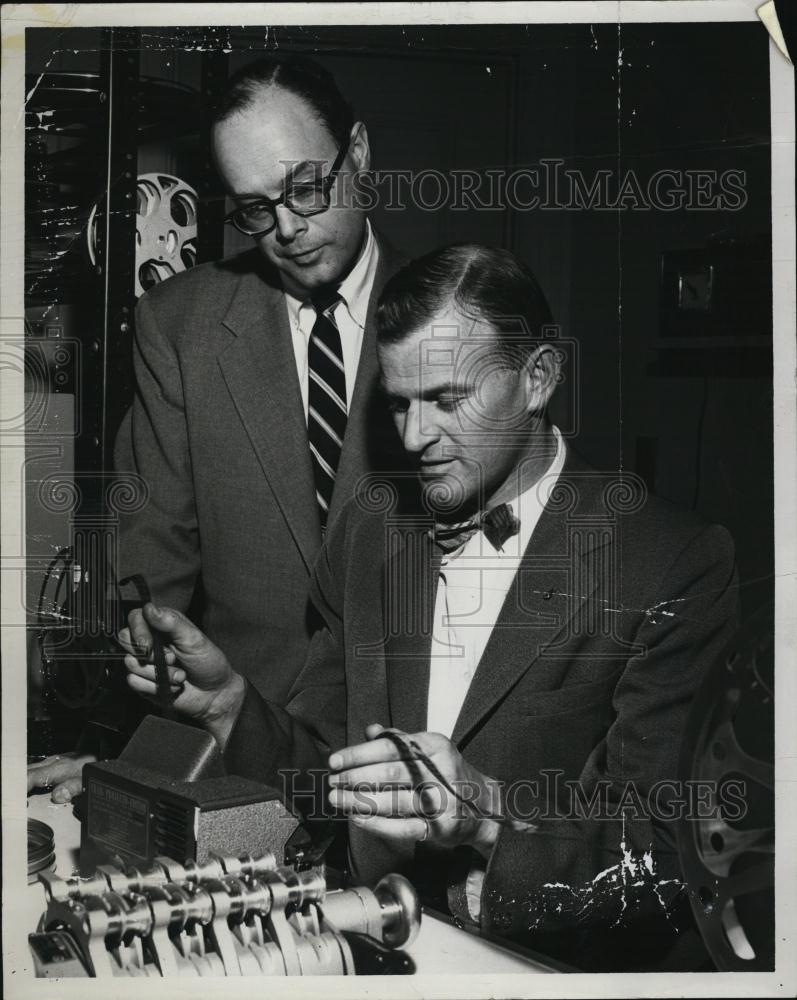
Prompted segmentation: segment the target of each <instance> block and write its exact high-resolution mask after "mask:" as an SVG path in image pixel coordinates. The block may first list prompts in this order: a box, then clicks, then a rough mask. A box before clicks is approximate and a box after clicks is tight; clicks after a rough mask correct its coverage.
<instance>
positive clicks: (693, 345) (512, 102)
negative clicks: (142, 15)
mask: <svg viewBox="0 0 797 1000" xmlns="http://www.w3.org/2000/svg"><path fill="white" fill-rule="evenodd" d="M216 39H217V40H218V32H217V34H216ZM100 44H101V42H100V36H99V33H98V32H89V31H83V30H78V29H72V30H71V31H50V30H44V29H41V30H35V31H29V32H28V73H29V74H38V73H41V72H43V71H44V70H45V69H49V70H80V71H84V72H95V71H97V68H98V65H99V55H98V51H99V48H100ZM212 44H215V43H214V42H212V41H209V36H203V34H202V33H201V32H194V33H193V35H191V36H190V37H189V36H188V35H187V34H186V33H183V34H181V35H178V34H177V33H176V32H175V31H174V29H168V30H166V29H164V30H161V31H150V32H148V33H146V34H144V35H143V36H142V39H141V51H140V70H141V73H142V74H144V75H145V76H151V77H157V78H162V79H169V80H174V81H178V82H180V83H183V84H187V85H189V86H191V87H193V88H196V89H197V90H199V89H200V88H201V86H202V83H203V62H202V60H203V57H204V53H203V48H205V47H207V46H208V45H212ZM220 44H223V47H224V49H225V50H227V51H226V55H227V65H228V68H229V70H230V71H232V70H234V69H235V68H237V67H238V66H239V65H242V64H243V63H245V62H246V61H248V60H250V59H253V58H257V56H259V55H260V54H261V52H262V50H263V49H264V48H270V47H274V46H278V47H279V48H280V49H297V50H301V51H306V52H310V53H312V54H314V55H316V56H317V58H319V59H320V60H321V61H322V62H324V63H325V64H326V65H327V66H328V67H329V68H330V69H331V70H332V71H333V72H334V73H335V75H336V77H337V79H338V82H339V84H340V87H341V89H342V90H343V91H344V93H345V94H346V95H347V96H348V97H349V99H350V100H351V101H352V103H353V104H354V106H355V110H356V112H357V116H358V117H360V118H362V120H364V121H365V122H366V123H367V125H368V128H369V134H370V137H371V144H372V149H373V152H374V158H375V167H376V168H377V169H378V170H402V169H403V170H410V171H415V172H417V171H419V170H429V169H435V170H438V171H441V172H443V173H446V174H447V173H448V172H450V171H452V170H478V171H481V172H484V171H488V170H514V169H517V168H520V167H524V166H525V167H529V168H534V167H539V164H540V161H541V160H543V159H557V160H561V161H562V162H563V166H564V167H565V168H567V169H572V170H579V171H581V172H582V174H583V175H584V176H585V177H586V178H587V179H590V178H592V177H594V174H595V172H596V171H598V170H609V171H611V185H612V190H615V186H616V183H617V180H618V178H620V177H622V176H623V175H624V174H625V173H627V172H628V171H631V170H632V171H633V172H634V173H635V175H636V176H637V177H638V178H639V179H640V180H641V181H642V183H643V186H644V184H645V183H646V182H647V180H648V179H649V178H650V177H651V176H652V175H653V174H655V172H656V171H658V170H662V169H670V170H676V171H685V170H690V169H700V170H715V171H718V172H721V171H723V170H728V169H733V170H737V171H743V172H744V176H745V182H744V190H745V193H746V203H745V204H744V206H743V207H742V208H741V209H740V210H738V211H729V210H724V211H723V210H717V209H711V210H702V211H697V210H692V209H687V208H682V209H677V210H675V211H671V212H665V211H660V210H657V209H655V208H654V209H652V210H621V211H613V210H607V209H605V208H603V209H599V208H593V209H579V210H573V209H572V208H566V207H562V208H557V207H552V208H548V209H542V208H538V209H535V210H530V211H519V210H516V211H512V210H508V209H506V210H501V209H494V210H486V209H485V210H478V209H475V208H471V209H467V210H461V211H456V210H452V209H440V210H437V211H427V210H424V209H423V208H422V207H420V206H417V205H415V206H413V205H411V204H408V205H406V206H405V208H404V209H403V210H401V211H395V210H393V211H391V210H389V209H387V208H384V207H381V208H380V209H378V210H377V212H376V213H375V218H376V222H377V224H378V225H379V227H380V228H381V229H382V230H383V231H384V232H385V233H386V234H387V236H388V238H390V239H391V240H392V241H393V242H394V243H396V244H397V245H398V246H400V247H401V248H402V249H404V250H406V251H407V252H409V253H410V254H419V253H422V252H425V251H427V250H429V249H431V248H433V247H435V246H439V245H441V244H444V243H447V242H451V241H453V240H463V239H468V240H480V241H483V242H486V243H493V244H499V245H502V246H507V247H509V248H510V249H513V250H514V251H516V252H517V253H518V254H520V256H521V257H523V258H524V259H525V260H526V261H527V262H528V263H529V264H530V265H531V266H532V268H533V269H534V270H535V272H536V273H537V275H538V277H539V279H540V282H541V284H542V285H543V287H544V289H545V290H546V292H547V294H548V296H549V299H550V301H551V305H552V307H553V310H554V314H555V316H556V318H557V321H558V322H559V323H560V324H561V327H562V336H563V337H565V338H567V339H571V340H572V341H574V342H575V343H576V344H577V361H578V363H577V365H574V366H571V370H570V374H569V381H568V383H567V384H566V385H565V386H563V389H562V392H561V398H560V400H559V402H558V404H557V405H558V417H559V419H561V420H562V421H563V423H569V422H570V421H571V418H572V417H573V414H575V413H577V421H576V422H575V423H574V424H573V427H572V429H573V430H574V431H576V432H577V434H576V438H577V440H576V442H575V444H576V447H577V448H578V450H580V451H581V452H582V453H583V454H584V456H585V457H586V458H588V459H589V460H590V461H592V462H593V463H595V464H596V465H599V466H603V467H613V468H617V467H619V466H622V467H624V468H627V469H632V470H635V471H637V472H639V473H640V474H641V475H642V476H643V477H644V478H645V479H646V481H647V482H648V484H649V486H650V487H651V488H653V489H654V490H655V491H656V492H657V493H659V494H661V495H663V496H665V497H668V498H670V499H672V500H674V501H676V502H678V503H680V504H683V505H685V506H688V507H696V508H697V509H698V510H699V511H701V512H702V513H703V514H705V515H706V516H707V517H709V518H711V519H713V520H717V521H720V522H722V523H724V524H726V525H727V526H728V527H729V529H730V530H731V532H732V533H733V534H734V536H735V539H736V543H737V549H738V557H739V564H740V569H741V572H742V577H743V587H744V589H743V600H744V607H745V610H746V611H748V612H749V611H751V610H753V609H754V608H755V607H756V606H758V605H759V604H761V603H762V602H763V601H765V600H767V599H768V598H769V596H770V593H771V588H772V562H773V501H772V461H773V456H772V408H771V407H772V404H771V400H772V394H771V317H770V312H769V309H770V305H769V300H768V298H767V297H768V296H769V294H770V293H769V288H768V271H767V270H766V267H767V265H766V263H764V264H763V265H762V266H758V265H756V269H755V274H753V273H752V272H753V269H747V270H746V265H745V264H744V261H745V260H746V259H747V258H746V257H745V251H744V249H743V248H744V247H746V246H748V245H750V244H751V242H754V241H755V240H756V239H757V240H759V241H761V245H762V246H766V241H767V240H768V237H769V232H770V212H771V207H770V187H769V169H770V159H769V154H770V151H769V103H768V36H767V34H766V31H765V30H764V29H763V27H762V26H760V25H759V24H753V23H749V24H747V23H746V24H713V25H700V24H691V25H641V24H639V25H626V26H623V27H622V29H621V30H620V31H619V32H618V28H617V26H615V25H595V26H590V25H561V26H522V25H521V26H492V25H472V26H468V27H459V26H451V27H435V28H418V27H414V28H392V27H381V28H366V27H361V28H325V29H316V28H312V29H310V28H306V29H299V28H295V29H288V28H285V29H281V28H277V29H268V30H266V29H246V30H243V29H236V30H233V29H230V30H229V31H227V32H226V35H225V37H224V39H223V41H222V43H220ZM131 127H133V126H132V125H131ZM177 131H179V130H177ZM138 167H139V172H143V171H146V170H153V169H158V170H168V171H171V172H175V173H178V174H179V176H181V177H182V178H184V179H185V180H187V181H188V182H189V183H191V184H193V185H194V186H195V187H197V188H201V187H202V183H203V181H204V180H206V179H207V175H208V170H209V166H208V162H207V153H206V150H205V149H204V148H203V146H202V143H201V139H200V137H199V135H198V134H196V135H190V134H189V135H185V134H183V135H179V136H177V137H173V138H166V139H164V138H161V139H159V140H158V141H157V142H151V141H146V142H142V143H141V144H140V146H139V150H138ZM209 218H210V216H209V215H208V216H206V220H207V219H209ZM205 224H206V225H210V223H209V222H207V221H206V223H205ZM200 226H202V215H200ZM219 239H220V237H219ZM718 241H719V242H720V243H723V244H724V245H725V246H727V247H730V250H729V251H728V253H729V255H730V257H731V258H732V259H736V260H737V265H738V266H737V271H736V277H735V279H734V281H733V282H731V283H730V287H731V291H728V290H727V287H726V290H724V291H723V293H722V294H723V296H725V297H726V305H728V308H727V309H726V310H725V313H726V316H725V319H724V320H723V322H722V323H721V324H720V327H719V328H718V326H717V322H716V320H714V321H713V323H712V321H711V318H710V317H706V316H702V317H701V316H700V315H698V316H697V317H692V318H691V322H690V323H689V324H688V326H684V327H683V329H680V328H679V327H678V326H677V325H676V327H675V328H673V326H672V323H671V321H670V320H668V319H667V316H668V315H670V316H671V309H670V307H671V305H672V301H671V298H672V297H671V296H670V298H668V297H667V295H666V294H664V293H663V292H662V287H661V280H662V279H661V274H662V254H665V253H669V252H674V251H695V252H697V253H706V252H707V251H706V248H707V247H709V246H716V245H717V243H718ZM239 245H241V244H240V242H239V241H238V238H237V235H236V234H234V233H231V232H229V231H228V232H227V233H226V234H225V237H224V248H225V250H227V251H231V250H233V249H235V248H236V247H237V246H239ZM767 253H768V250H766V251H765V252H764V253H763V259H764V260H766V254H767ZM734 255H735V258H734ZM739 261H742V263H741V264H739ZM762 268H763V270H762ZM718 294H719V293H718ZM740 296H741V298H740ZM737 301H744V302H745V308H744V309H740V308H736V305H735V303H736V302H737ZM717 308H718V306H717V305H716V304H715V311H716V309H717ZM668 309H670V312H669V313H668ZM751 317H752V320H751ZM576 404H577V405H576Z"/></svg>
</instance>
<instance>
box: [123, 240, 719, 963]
mask: <svg viewBox="0 0 797 1000" xmlns="http://www.w3.org/2000/svg"><path fill="white" fill-rule="evenodd" d="M550 322H551V320H550V314H549V311H548V307H547V304H546V302H545V299H544V296H543V294H542V292H541V291H540V289H539V287H538V285H537V283H536V281H535V279H534V277H533V276H532V275H531V273H530V272H529V271H528V270H527V269H526V268H525V267H524V266H523V265H522V264H521V262H519V261H518V260H517V258H515V257H514V256H513V255H511V254H509V253H507V252H506V251H501V250H494V249H490V248H486V247H482V246H478V245H461V246H454V247H450V248H446V249H444V250H441V251H437V252H435V253H433V254H429V255H428V256H427V257H425V258H421V259H420V260H418V261H415V262H413V263H412V264H410V265H408V266H407V267H405V268H404V269H402V270H401V271H400V272H399V273H398V274H397V275H396V276H395V277H394V278H393V279H391V281H390V282H389V283H388V285H387V286H386V288H385V291H384V293H383V295H382V298H381V300H380V306H379V312H378V336H379V364H380V370H381V384H382V389H383V392H384V395H385V397H386V399H387V401H388V404H389V407H390V410H391V412H392V414H393V420H394V422H395V426H396V428H397V430H398V433H399V436H400V438H401V440H402V443H403V445H404V448H405V450H406V452H407V453H408V454H409V455H410V456H411V457H412V459H413V460H414V464H415V466H416V472H417V475H418V477H419V479H420V482H421V486H422V504H421V505H420V508H419V509H415V510H406V509H402V507H401V505H400V503H399V502H398V499H397V495H396V494H395V493H394V492H392V491H391V490H390V489H389V488H388V487H387V485H386V483H385V482H383V481H380V480H373V481H371V482H370V483H369V484H365V485H366V488H364V489H363V490H362V491H361V493H360V494H359V496H358V498H357V499H356V500H355V501H354V502H352V503H351V504H350V505H349V506H348V507H347V508H346V509H345V510H344V511H343V512H342V513H341V516H340V518H339V519H338V520H337V522H336V523H335V524H334V525H333V526H332V528H331V530H330V532H329V534H328V537H327V541H326V545H325V546H324V548H323V550H322V552H321V554H320V556H319V559H318V561H317V563H316V568H315V576H314V588H313V600H314V604H315V606H316V608H317V610H318V612H319V616H320V625H319V628H318V630H317V631H316V633H315V635H314V637H313V640H312V643H311V647H310V653H309V657H308V660H307V663H306V665H305V668H304V670H303V671H302V673H301V675H300V676H299V678H298V680H297V682H296V685H295V687H294V690H293V693H292V698H291V700H290V701H289V703H288V705H287V708H286V709H284V710H283V709H280V708H278V707H276V706H275V705H273V704H272V703H270V702H269V701H267V700H264V699H263V698H261V697H260V696H259V695H258V694H257V692H255V691H254V689H253V688H252V687H251V685H248V684H246V683H245V682H244V680H243V679H242V678H241V677H240V676H239V675H238V674H237V672H236V671H235V669H234V667H235V664H234V661H231V660H229V659H228V658H227V657H226V656H225V655H224V654H223V653H222V652H221V651H220V650H219V649H218V648H216V647H215V646H214V645H213V644H212V643H210V642H209V641H208V640H207V639H206V637H205V636H204V635H203V634H202V633H201V632H200V631H199V630H198V629H196V628H195V627H194V626H193V625H191V623H190V622H188V621H187V620H186V619H185V618H184V617H183V616H181V615H179V614H176V613H174V612H172V611H170V610H168V609H163V608H156V607H154V606H151V605H150V606H147V607H145V608H144V609H143V611H138V612H134V613H133V615H131V619H130V630H129V632H128V633H127V634H125V635H124V636H123V638H124V641H125V642H127V643H128V645H129V648H130V649H131V651H132V652H136V653H138V656H134V655H132V653H131V655H129V656H128V657H127V659H126V663H127V666H128V670H129V671H130V677H129V682H130V684H131V687H133V688H134V689H135V690H137V691H140V692H142V693H144V694H146V695H152V694H153V693H154V690H155V684H154V677H155V674H154V668H153V665H152V664H151V663H149V662H147V661H148V659H149V658H148V656H147V655H146V651H147V650H148V649H149V648H150V645H151V629H155V630H156V631H158V632H160V633H162V634H163V636H164V637H165V639H166V641H167V642H168V643H169V644H170V650H169V654H168V663H169V669H170V671H171V683H172V686H173V691H174V695H175V701H174V707H175V708H176V709H178V710H180V711H183V712H185V713H186V714H188V715H190V716H193V717H194V718H195V719H197V720H199V721H200V722H201V723H202V724H203V725H204V726H205V727H206V728H207V729H208V730H209V731H210V732H212V733H213V734H214V735H215V736H216V738H217V740H218V742H219V744H220V745H221V746H222V747H223V748H224V751H225V756H226V759H227V763H228V767H229V768H230V769H231V770H232V771H234V772H236V773H242V774H245V775H247V776H250V777H254V778H258V779H260V780H265V781H267V782H269V783H271V784H276V785H283V786H284V787H286V788H287V790H288V791H289V793H290V794H291V795H292V796H293V798H294V802H295V803H296V804H297V806H298V807H299V808H302V809H303V810H304V811H305V812H306V813H307V814H308V815H313V814H314V815H316V816H318V815H328V814H329V807H330V806H331V807H332V808H333V809H334V810H337V811H339V812H342V813H343V814H345V815H346V816H348V818H349V824H348V837H349V858H350V864H351V869H352V874H353V877H354V878H355V879H356V880H359V881H365V882H372V881H373V880H375V879H377V878H378V877H380V875H382V874H384V873H385V872H386V871H389V870H401V871H406V872H407V873H408V874H410V876H411V877H412V878H413V880H414V881H415V882H416V884H417V885H418V886H419V887H420V888H421V889H422V891H423V892H424V893H425V894H426V895H427V896H428V897H430V898H432V899H433V900H435V901H437V902H438V905H439V904H440V902H441V900H445V901H446V903H447V905H448V906H449V907H450V909H451V910H452V912H454V913H455V914H457V915H458V916H460V917H461V918H463V919H471V920H474V921H477V922H479V923H480V924H481V927H482V929H484V930H487V931H492V932H498V933H501V934H507V935H510V936H514V937H520V938H521V939H524V940H527V941H528V940H529V935H530V934H531V935H532V937H531V944H532V946H534V947H537V948H538V949H539V950H543V951H547V952H549V953H556V954H558V955H559V956H560V957H564V958H566V959H567V960H568V961H571V962H573V963H575V964H579V965H581V966H582V967H591V968H598V967H609V968H612V967H623V968H633V967H645V966H646V965H648V964H649V963H650V962H651V961H652V962H661V961H663V960H664V959H663V958H662V955H665V954H669V953H670V952H671V951H672V952H673V953H676V952H677V953H678V955H677V957H675V958H673V959H672V962H673V963H674V965H673V967H682V966H683V965H684V964H685V965H687V966H689V963H690V962H691V959H689V960H687V959H685V958H684V954H685V952H684V950H683V948H682V946H681V945H680V944H678V946H677V947H676V943H677V942H678V939H679V938H680V937H681V934H680V932H681V931H682V930H683V927H684V925H683V924H679V923H678V921H677V920H675V919H673V914H674V913H675V912H676V911H678V908H679V907H681V908H683V906H684V904H685V900H686V895H685V893H684V892H683V891H682V886H681V883H680V881H679V866H678V860H677V853H676V850H675V841H674V832H673V825H672V823H671V822H667V815H668V814H667V808H669V807H670V806H672V805H673V801H672V800H673V799H674V798H675V796H676V792H677V789H675V788H674V786H673V784H672V783H673V782H674V781H675V779H677V777H678V770H677V759H678V751H679V747H680V742H681V738H682V734H683V726H684V721H685V717H686V713H687V711H688V708H689V705H690V702H691V699H692V697H693V694H694V692H695V690H696V688H697V686H698V685H699V683H700V681H701V679H702V677H703V674H704V671H705V669H706V668H707V667H708V665H709V664H710V663H711V662H712V661H713V660H714V659H715V657H716V656H717V654H718V653H719V651H720V650H721V648H722V646H723V645H724V643H725V641H726V640H727V639H728V638H729V636H730V634H731V633H732V631H733V628H734V624H735V615H736V598H737V595H736V577H735V569H734V559H733V546H732V543H731V541H730V538H729V536H728V534H727V532H726V531H725V530H724V529H723V528H721V527H718V526H716V525H709V524H707V523H706V522H704V521H703V520H702V519H701V518H699V517H698V516H696V515H693V514H691V513H686V512H682V511H678V510H677V509H675V508H673V507H671V506H670V505H668V504H666V503H664V502H662V501H658V500H655V499H654V498H651V497H647V496H646V495H645V492H644V488H643V487H642V486H641V484H640V483H639V481H638V480H636V478H635V477H633V476H625V477H618V476H608V475H604V474H600V473H597V472H596V471H595V470H594V469H591V468H590V467H589V466H588V465H587V464H586V463H585V462H583V461H582V460H581V459H580V458H579V457H578V455H577V454H576V452H575V451H574V450H573V449H572V447H571V446H570V445H569V444H566V443H565V441H564V440H563V438H562V435H561V434H560V433H559V431H558V429H557V428H556V427H554V426H553V425H552V424H551V423H550V421H549V419H548V414H547V407H548V403H549V401H550V399H551V396H552V394H553V392H554V389H555V387H556V384H557V382H558V381H559V379H560V376H561V371H560V357H559V352H558V351H557V349H556V341H555V339H551V337H550V332H551V331H550ZM286 776H287V777H286ZM662 779H666V780H667V781H669V782H670V784H669V785H668V786H667V787H666V788H665V787H663V786H662V785H661V781H662ZM670 815H672V813H671V814H670ZM640 921H641V922H642V925H643V926H645V927H646V928H647V931H646V932H645V933H646V935H647V936H646V937H645V940H646V941H647V940H648V939H650V941H652V942H654V943H652V944H649V945H646V946H645V948H647V950H645V948H643V947H642V946H641V945H638V946H635V947H634V948H631V949H629V948H628V938H627V936H626V932H627V931H628V928H629V927H630V926H633V928H638V927H639V926H640ZM637 944H638V943H637ZM679 949H680V951H679ZM606 963H608V964H606ZM679 963H680V965H679Z"/></svg>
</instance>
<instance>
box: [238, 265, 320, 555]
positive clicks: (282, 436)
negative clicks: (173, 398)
mask: <svg viewBox="0 0 797 1000" xmlns="http://www.w3.org/2000/svg"><path fill="white" fill-rule="evenodd" d="M224 325H225V326H226V327H227V328H228V329H229V330H230V331H231V332H232V333H233V334H235V340H233V341H232V342H231V343H230V344H229V346H228V348H227V350H225V351H224V352H223V353H222V354H221V355H220V356H219V365H220V367H221V371H222V374H223V376H224V380H225V382H226V384H227V388H228V389H229V392H230V395H231V396H232V398H233V401H234V403H235V406H236V408H237V410H238V413H239V415H240V418H241V421H242V422H243V425H244V427H245V428H246V432H247V434H248V435H249V438H250V440H251V442H252V447H253V448H254V450H255V453H256V454H257V457H258V460H259V461H260V464H261V466H262V468H263V472H264V473H265V475H266V478H267V479H268V482H269V484H270V486H271V488H272V490H273V492H274V495H275V497H276V500H277V503H278V504H279V506H280V509H281V510H282V513H283V516H284V517H285V520H286V522H287V524H288V527H289V529H290V531H291V533H292V535H293V537H294V539H295V541H296V544H297V546H298V548H299V551H300V552H301V554H302V557H303V559H304V562H305V564H306V565H307V568H308V570H310V569H311V568H312V564H313V561H314V559H315V556H316V553H317V551H318V548H319V546H320V544H321V528H320V522H319V516H318V507H317V504H316V499H315V485H314V481H313V469H312V465H311V461H310V451H309V449H308V447H307V427H306V424H305V420H304V409H303V406H302V397H301V393H300V390H299V380H298V378H297V375H296V361H295V357H294V353H293V347H292V344H291V332H290V326H289V323H288V314H287V309H286V307H285V298H284V295H283V294H282V291H281V289H280V288H278V287H276V286H274V285H271V284H268V283H267V282H266V281H265V280H264V279H263V277H262V276H261V274H260V273H254V272H253V273H251V274H245V275H244V276H243V277H242V278H241V281H240V284H239V286H238V289H237V291H236V294H235V296H234V297H233V300H232V305H231V307H230V310H229V312H228V313H227V315H226V317H225V319H224Z"/></svg>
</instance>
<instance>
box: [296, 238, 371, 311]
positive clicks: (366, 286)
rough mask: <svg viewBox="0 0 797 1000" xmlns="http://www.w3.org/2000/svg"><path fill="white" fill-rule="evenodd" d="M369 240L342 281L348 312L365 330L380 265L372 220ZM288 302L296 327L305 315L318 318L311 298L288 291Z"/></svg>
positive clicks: (341, 291)
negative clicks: (370, 300) (305, 299)
mask: <svg viewBox="0 0 797 1000" xmlns="http://www.w3.org/2000/svg"><path fill="white" fill-rule="evenodd" d="M365 228H366V233H365V243H364V245H363V248H362V250H361V251H360V255H359V257H358V258H357V261H356V263H355V265H354V267H353V268H352V269H351V270H350V271H349V273H348V274H347V275H346V277H345V278H344V279H343V281H342V282H341V284H340V289H339V291H340V297H341V299H342V300H343V303H344V304H345V306H346V311H347V312H348V314H349V316H351V318H352V320H353V322H354V323H356V324H357V326H359V327H360V329H361V330H364V329H365V320H366V316H367V315H368V301H369V299H370V297H371V288H372V287H373V284H374V276H375V274H376V266H377V264H378V263H379V247H378V246H377V242H376V239H375V238H374V231H373V229H372V228H371V223H370V221H369V220H368V219H366V222H365ZM285 301H286V303H287V306H288V315H289V316H290V319H291V323H292V324H293V325H294V326H298V325H301V321H302V319H303V318H304V316H303V314H304V313H308V319H311V321H312V320H315V310H314V309H313V306H312V304H311V303H310V302H308V301H304V302H303V301H302V300H301V299H297V298H296V297H295V296H294V295H291V294H290V293H289V292H285Z"/></svg>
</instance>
